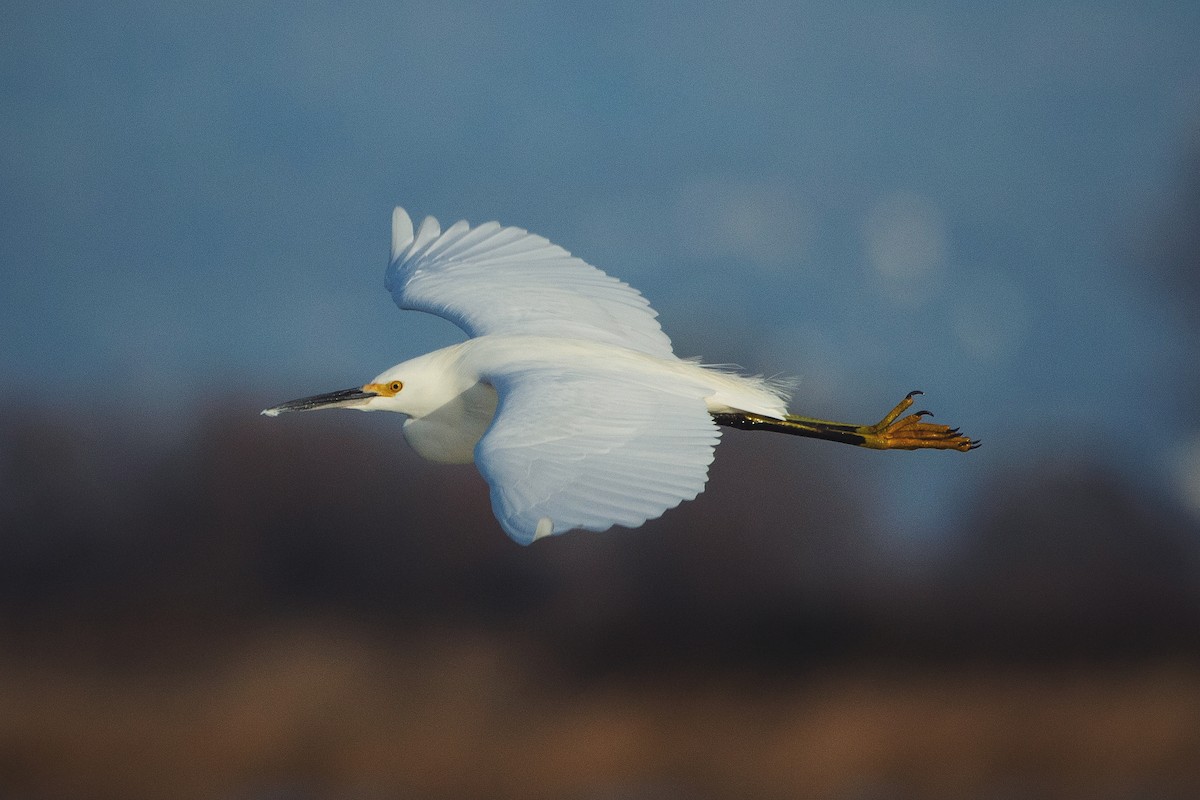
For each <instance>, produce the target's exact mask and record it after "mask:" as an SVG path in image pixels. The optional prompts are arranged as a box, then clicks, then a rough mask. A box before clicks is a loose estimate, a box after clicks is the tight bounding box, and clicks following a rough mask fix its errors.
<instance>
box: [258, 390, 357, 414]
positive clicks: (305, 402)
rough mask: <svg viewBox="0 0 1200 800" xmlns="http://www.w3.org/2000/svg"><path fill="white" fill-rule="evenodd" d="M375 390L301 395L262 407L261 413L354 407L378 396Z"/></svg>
mask: <svg viewBox="0 0 1200 800" xmlns="http://www.w3.org/2000/svg"><path fill="white" fill-rule="evenodd" d="M378 396H379V395H377V394H376V393H375V392H364V391H363V390H362V389H361V388H355V389H342V390H341V391H340V392H329V393H328V394H317V395H313V396H312V397H301V398H300V399H299V400H288V401H287V402H286V403H280V404H279V405H277V406H272V407H271V408H264V409H263V411H262V413H263V414H266V415H267V416H268V417H274V416H278V415H279V414H282V413H283V412H285V411H312V410H314V409H318V408H339V407H340V408H354V407H355V406H358V405H362V404H363V403H364V402H365V401H367V400H370V399H371V398H372V397H378Z"/></svg>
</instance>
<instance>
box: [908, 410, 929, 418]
mask: <svg viewBox="0 0 1200 800" xmlns="http://www.w3.org/2000/svg"><path fill="white" fill-rule="evenodd" d="M913 416H914V417H932V416H933V412H932V411H914V412H913Z"/></svg>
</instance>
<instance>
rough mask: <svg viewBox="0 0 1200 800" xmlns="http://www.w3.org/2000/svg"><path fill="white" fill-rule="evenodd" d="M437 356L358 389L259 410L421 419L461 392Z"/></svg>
mask: <svg viewBox="0 0 1200 800" xmlns="http://www.w3.org/2000/svg"><path fill="white" fill-rule="evenodd" d="M438 356H440V352H435V353H430V354H427V355H424V356H420V357H418V358H414V359H412V360H410V361H405V362H404V363H403V364H397V365H396V366H394V367H392V368H391V369H388V370H386V371H384V372H382V373H380V374H379V375H377V376H375V378H373V379H372V380H371V382H370V383H365V384H363V385H362V386H359V387H356V388H353V389H342V390H341V391H337V392H328V393H326V394H318V395H313V396H312V397H301V398H300V399H298V400H289V401H288V402H286V403H280V404H279V405H277V406H272V407H271V408H267V409H263V412H262V413H263V414H265V415H267V416H268V417H274V416H278V415H279V414H282V413H283V412H285V411H316V410H318V409H322V408H356V409H358V410H359V411H395V412H398V413H401V414H408V415H409V416H413V417H420V416H424V415H425V414H428V413H430V412H431V411H433V410H435V409H437V408H438V407H439V406H441V405H442V404H443V403H445V402H446V400H447V399H448V398H449V397H452V396H453V395H456V394H458V393H459V392H461V391H462V388H463V387H459V386H457V385H456V384H457V381H455V380H454V379H453V378H452V377H451V376H450V375H447V374H446V373H445V372H444V370H443V369H442V365H443V362H444V359H442V358H439V357H438Z"/></svg>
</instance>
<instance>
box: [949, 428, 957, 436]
mask: <svg viewBox="0 0 1200 800" xmlns="http://www.w3.org/2000/svg"><path fill="white" fill-rule="evenodd" d="M946 433H948V434H950V435H952V436H957V435H958V433H959V430H958V428H951V429H950V430H948V431H946Z"/></svg>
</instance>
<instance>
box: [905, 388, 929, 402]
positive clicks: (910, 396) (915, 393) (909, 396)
mask: <svg viewBox="0 0 1200 800" xmlns="http://www.w3.org/2000/svg"><path fill="white" fill-rule="evenodd" d="M919 394H925V393H924V392H922V391H921V390H920V389H913V390H912V391H911V392H909V393H908V395H907V396H905V398H904V399H905V400H912V399H913V398H914V397H916V396H917V395H919Z"/></svg>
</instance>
